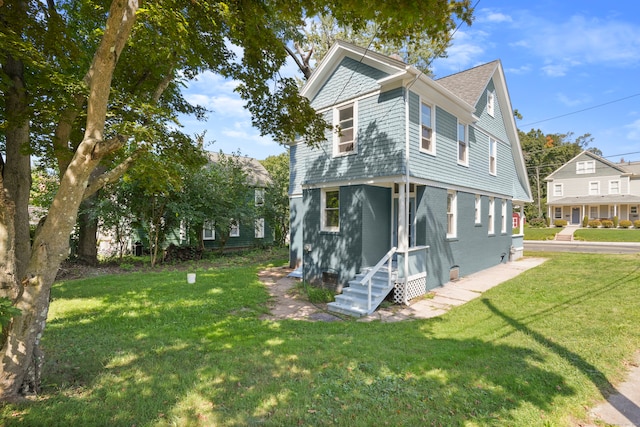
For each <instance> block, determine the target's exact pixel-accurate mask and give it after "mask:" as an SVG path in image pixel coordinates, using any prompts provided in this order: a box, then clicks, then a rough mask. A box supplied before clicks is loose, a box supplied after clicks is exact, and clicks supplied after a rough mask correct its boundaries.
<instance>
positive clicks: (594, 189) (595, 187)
mask: <svg viewBox="0 0 640 427" xmlns="http://www.w3.org/2000/svg"><path fill="white" fill-rule="evenodd" d="M598 194H600V181H589V195H590V196H597V195H598Z"/></svg>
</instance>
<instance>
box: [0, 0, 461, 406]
mask: <svg viewBox="0 0 640 427" xmlns="http://www.w3.org/2000/svg"><path fill="white" fill-rule="evenodd" d="M471 12H472V11H471V8H470V6H469V1H468V0H448V1H446V0H444V1H443V0H426V1H422V2H415V1H409V0H406V1H403V0H400V1H395V2H379V3H376V4H375V5H372V4H371V3H370V2H369V1H368V0H367V1H365V0H345V1H342V2H333V1H327V0H305V1H291V0H287V1H284V0H265V1H260V2H258V1H254V0H229V1H219V2H206V1H191V2H183V1H175V0H158V1H153V2H148V3H145V4H144V7H142V6H141V5H140V4H138V1H137V0H111V1H109V0H93V1H92V0H87V1H82V2H77V1H72V0H60V1H55V0H48V1H47V2H42V1H40V0H12V1H4V2H0V22H1V23H2V27H1V30H0V64H1V69H0V90H1V94H2V97H3V101H4V102H3V103H0V122H1V124H2V130H3V135H2V136H3V137H4V138H3V140H2V141H0V142H1V147H2V150H3V151H4V157H3V158H2V156H0V158H2V161H1V162H0V167H1V168H2V173H1V175H0V297H2V298H8V299H9V300H10V301H11V302H12V304H13V306H14V307H15V308H17V309H19V310H20V311H21V314H20V315H18V316H14V317H13V320H12V321H11V323H10V324H9V325H8V326H7V328H5V329H3V335H2V341H1V342H0V345H1V346H0V358H1V359H2V364H1V367H0V399H5V400H6V399H14V398H17V397H18V396H19V395H20V394H22V393H26V392H29V391H37V390H38V388H39V384H40V379H39V375H40V367H41V364H42V354H41V352H40V346H39V342H40V338H41V336H42V333H43V331H44V327H45V322H46V318H47V312H48V307H49V293H50V289H51V285H52V284H53V282H54V280H55V276H56V273H57V271H58V268H59V266H60V263H61V262H62V261H63V260H64V259H65V257H67V255H68V252H69V235H70V233H71V232H72V230H73V229H74V227H75V225H76V221H77V216H78V211H79V207H80V204H81V202H82V201H83V200H84V199H86V198H87V197H88V196H90V195H91V194H94V193H95V192H96V191H98V190H99V189H100V188H102V187H103V186H104V185H105V184H107V183H111V182H113V181H115V180H116V179H118V178H119V177H120V176H122V174H123V173H124V171H126V169H127V168H128V167H130V166H131V165H132V164H134V163H135V162H136V161H137V159H140V158H143V157H144V156H143V155H142V154H144V153H145V152H154V150H156V146H157V144H158V143H163V142H165V141H174V142H175V143H176V144H183V143H185V142H184V139H182V138H175V139H171V138H168V135H170V134H171V132H173V131H175V127H176V126H178V124H177V121H176V120H175V117H176V116H177V114H178V113H188V114H195V115H197V116H200V117H201V116H202V114H203V113H204V111H203V110H202V109H199V108H197V107H195V106H191V105H189V104H188V103H187V102H186V101H185V100H184V98H183V97H182V95H181V92H180V88H181V85H182V84H183V83H184V82H185V81H187V80H188V79H191V78H193V77H194V76H196V75H197V74H198V73H200V72H202V71H204V70H211V71H213V72H215V73H219V74H221V75H222V76H224V77H225V78H230V79H235V80H237V81H238V82H239V85H238V89H237V90H238V93H239V94H240V96H241V97H242V98H243V99H244V100H245V102H246V107H247V108H248V109H249V111H250V112H251V114H252V117H253V124H254V125H255V126H257V127H258V128H259V129H260V131H261V132H262V133H263V134H270V135H272V136H273V137H274V138H275V139H276V140H278V141H281V142H284V141H289V140H292V139H293V138H294V137H295V136H296V135H304V136H305V139H306V141H307V142H308V143H310V144H314V143H317V142H319V141H321V140H322V139H323V138H324V132H325V129H326V128H327V124H326V123H325V122H324V121H323V120H322V119H321V118H320V117H319V116H318V115H317V114H316V113H315V112H314V111H313V109H312V108H311V107H310V105H309V102H308V101H307V100H305V99H302V98H301V97H300V96H299V94H298V91H297V85H296V82H295V81H294V79H292V78H286V77H283V76H281V75H280V74H279V70H280V69H281V68H282V67H283V65H284V64H285V62H286V59H287V52H286V49H285V48H284V46H285V45H286V46H292V44H293V42H295V41H301V40H302V38H303V37H302V32H301V28H302V26H303V25H304V22H305V19H306V18H308V17H311V16H318V15H320V14H324V15H332V16H333V17H335V19H336V20H337V22H339V23H340V24H341V25H349V26H350V27H351V28H353V29H354V31H358V30H359V29H363V28H365V26H366V25H368V24H369V23H372V22H373V23H374V24H375V25H376V27H377V28H378V31H377V33H376V35H377V37H378V38H380V39H381V40H386V41H388V42H389V43H397V42H399V41H402V40H405V39H406V38H407V37H410V36H411V35H415V34H423V33H424V34H426V35H427V36H429V37H432V38H434V39H438V38H439V37H442V35H446V34H447V33H448V32H449V31H450V30H451V29H452V28H453V27H454V25H455V19H457V18H460V19H462V20H464V21H466V22H470V19H471ZM172 123H173V127H172V126H171V124H172ZM34 154H35V155H37V158H38V159H40V161H41V162H43V163H45V165H46V166H47V167H48V168H49V169H51V170H56V171H57V172H58V190H57V192H56V194H55V196H54V197H53V200H52V202H51V204H50V206H49V207H48V212H47V216H46V219H44V220H43V221H42V222H41V226H40V227H39V230H38V231H37V233H36V235H35V238H34V239H33V244H31V241H30V239H29V223H28V217H29V215H28V204H29V202H28V201H29V192H30V187H31V182H30V180H31V169H30V168H31V160H32V158H31V156H32V155H34ZM98 167H103V168H104V172H103V173H100V174H94V171H95V170H96V168H98Z"/></svg>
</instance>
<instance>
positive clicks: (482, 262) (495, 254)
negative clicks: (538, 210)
mask: <svg viewBox="0 0 640 427" xmlns="http://www.w3.org/2000/svg"><path fill="white" fill-rule="evenodd" d="M495 200H496V201H495V205H496V212H495V214H494V218H495V221H496V224H495V226H496V228H495V230H496V231H497V233H496V234H495V235H492V236H489V234H488V228H487V227H488V224H487V221H488V207H489V199H488V198H487V197H482V223H481V224H480V225H476V224H475V217H474V212H475V209H474V207H475V195H474V194H471V193H465V192H458V193H457V207H458V209H457V237H456V238H455V239H448V238H447V211H446V209H447V190H444V189H439V188H433V187H422V188H420V189H419V191H418V205H417V211H416V220H417V227H416V230H417V232H418V236H416V237H417V242H418V243H422V242H423V241H424V244H426V245H429V250H428V252H427V288H428V289H433V288H435V287H437V286H441V285H443V284H445V283H447V282H448V281H449V272H450V270H451V269H452V268H455V267H458V268H459V271H460V276H467V275H469V274H472V273H475V272H477V271H480V270H483V269H485V268H488V267H492V266H494V265H497V264H499V263H500V262H502V261H507V260H508V257H509V249H510V247H511V203H510V202H507V203H508V204H507V232H506V233H504V234H502V233H500V226H501V223H500V221H501V203H502V200H501V199H495ZM422 233H426V234H425V235H423V234H422ZM503 255H504V257H503Z"/></svg>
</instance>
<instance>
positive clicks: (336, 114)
mask: <svg viewBox="0 0 640 427" xmlns="http://www.w3.org/2000/svg"><path fill="white" fill-rule="evenodd" d="M348 107H353V150H351V151H345V152H342V153H341V152H340V148H339V147H340V129H339V128H338V126H339V124H340V110H344V109H345V108H348ZM357 153H358V102H357V101H351V102H346V103H344V104H341V105H337V106H335V107H334V108H333V157H342V156H350V155H352V154H357Z"/></svg>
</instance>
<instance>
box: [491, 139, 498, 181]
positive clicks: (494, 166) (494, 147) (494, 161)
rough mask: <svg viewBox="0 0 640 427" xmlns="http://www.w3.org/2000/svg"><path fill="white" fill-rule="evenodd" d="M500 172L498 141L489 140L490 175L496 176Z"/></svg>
mask: <svg viewBox="0 0 640 427" xmlns="http://www.w3.org/2000/svg"><path fill="white" fill-rule="evenodd" d="M497 172H498V141H496V140H495V139H493V138H489V173H490V174H491V175H496V173H497Z"/></svg>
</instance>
